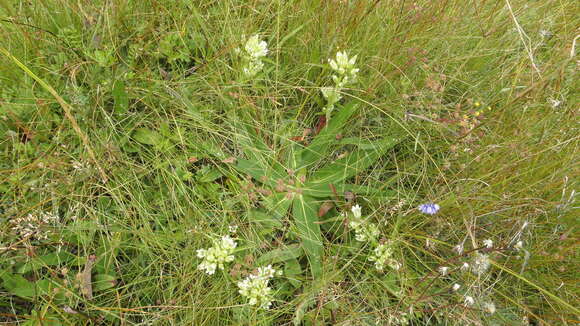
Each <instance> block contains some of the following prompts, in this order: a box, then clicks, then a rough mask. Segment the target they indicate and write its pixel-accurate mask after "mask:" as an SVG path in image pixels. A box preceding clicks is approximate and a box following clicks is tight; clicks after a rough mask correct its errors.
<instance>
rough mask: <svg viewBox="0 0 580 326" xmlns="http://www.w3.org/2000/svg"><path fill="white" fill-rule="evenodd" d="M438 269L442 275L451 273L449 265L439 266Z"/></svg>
mask: <svg viewBox="0 0 580 326" xmlns="http://www.w3.org/2000/svg"><path fill="white" fill-rule="evenodd" d="M437 271H439V274H441V275H442V276H445V275H447V274H448V273H449V267H447V266H441V267H439V269H437Z"/></svg>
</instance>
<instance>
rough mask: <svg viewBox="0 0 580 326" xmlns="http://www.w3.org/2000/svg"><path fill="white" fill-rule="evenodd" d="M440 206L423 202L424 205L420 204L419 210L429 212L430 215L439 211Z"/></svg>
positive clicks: (424, 212)
mask: <svg viewBox="0 0 580 326" xmlns="http://www.w3.org/2000/svg"><path fill="white" fill-rule="evenodd" d="M439 208H440V207H439V205H437V204H433V203H428V204H423V205H420V206H419V210H420V211H421V212H422V213H423V214H429V215H435V214H437V212H438V211H439Z"/></svg>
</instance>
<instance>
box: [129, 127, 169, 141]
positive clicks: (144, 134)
mask: <svg viewBox="0 0 580 326" xmlns="http://www.w3.org/2000/svg"><path fill="white" fill-rule="evenodd" d="M133 139H135V140H136V141H138V142H140V143H141V144H145V145H160V144H161V143H162V142H163V140H164V138H163V136H161V135H160V134H159V133H158V132H156V131H154V130H151V129H149V128H139V129H137V130H135V131H134V132H133Z"/></svg>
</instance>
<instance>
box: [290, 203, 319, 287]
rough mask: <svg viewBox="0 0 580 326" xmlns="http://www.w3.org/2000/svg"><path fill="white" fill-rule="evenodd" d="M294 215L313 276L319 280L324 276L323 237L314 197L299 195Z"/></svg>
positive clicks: (294, 205) (294, 207) (294, 204)
mask: <svg viewBox="0 0 580 326" xmlns="http://www.w3.org/2000/svg"><path fill="white" fill-rule="evenodd" d="M292 208H293V215H294V221H295V223H296V229H297V230H298V234H299V236H300V239H301V240H302V246H303V248H304V251H305V252H306V256H307V258H308V261H309V263H310V270H311V271H312V276H313V277H314V278H315V279H318V278H320V277H321V276H322V236H321V234H320V225H319V224H318V223H316V222H318V217H317V215H316V214H317V207H316V204H315V201H314V199H313V198H312V197H310V196H307V195H297V196H296V197H295V198H294V203H293V207H292Z"/></svg>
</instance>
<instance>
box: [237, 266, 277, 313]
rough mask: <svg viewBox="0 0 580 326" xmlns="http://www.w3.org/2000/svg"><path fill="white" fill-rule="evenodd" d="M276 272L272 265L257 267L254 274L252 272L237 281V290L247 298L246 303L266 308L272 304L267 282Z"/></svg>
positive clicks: (270, 291)
mask: <svg viewBox="0 0 580 326" xmlns="http://www.w3.org/2000/svg"><path fill="white" fill-rule="evenodd" d="M276 274H278V273H277V272H276V270H275V269H274V268H272V265H268V266H266V267H259V268H258V272H257V273H256V274H252V275H250V276H248V277H246V278H245V279H243V280H242V281H240V282H238V288H239V289H240V290H239V292H240V294H241V295H242V296H244V297H247V298H248V304H250V305H252V306H255V305H257V306H259V307H260V308H261V309H268V308H270V306H271V305H272V294H271V293H272V289H271V288H270V287H269V286H268V282H269V281H270V279H271V278H273V277H274V275H276Z"/></svg>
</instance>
